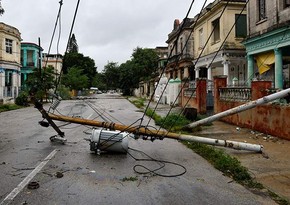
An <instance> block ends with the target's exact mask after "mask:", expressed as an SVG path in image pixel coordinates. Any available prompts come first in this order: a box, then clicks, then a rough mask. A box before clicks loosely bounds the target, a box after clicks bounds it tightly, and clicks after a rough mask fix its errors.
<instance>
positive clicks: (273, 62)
mask: <svg viewBox="0 0 290 205" xmlns="http://www.w3.org/2000/svg"><path fill="white" fill-rule="evenodd" d="M247 10H248V11H247V12H248V38H247V40H246V41H245V42H244V45H245V47H246V51H247V60H248V76H247V77H248V79H250V81H251V80H253V79H261V80H270V81H272V84H273V85H272V86H273V87H275V88H277V89H282V88H287V87H290V85H289V77H290V76H289V67H290V66H289V64H290V28H289V20H290V16H289V13H290V1H289V0H254V1H249V3H248V7H247Z"/></svg>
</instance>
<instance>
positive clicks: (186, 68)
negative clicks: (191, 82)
mask: <svg viewBox="0 0 290 205" xmlns="http://www.w3.org/2000/svg"><path fill="white" fill-rule="evenodd" d="M183 77H185V78H189V72H188V67H185V68H184V72H183Z"/></svg>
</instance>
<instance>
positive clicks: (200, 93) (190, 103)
mask: <svg viewBox="0 0 290 205" xmlns="http://www.w3.org/2000/svg"><path fill="white" fill-rule="evenodd" d="M187 89H188V86H183V89H182V93H181V96H182V97H181V107H193V108H196V109H197V113H200V114H205V113H206V89H207V86H206V80H205V79H197V80H196V89H195V94H194V95H192V96H186V95H185V92H186V90H187ZM193 91H194V90H193Z"/></svg>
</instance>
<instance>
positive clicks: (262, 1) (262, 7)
mask: <svg viewBox="0 0 290 205" xmlns="http://www.w3.org/2000/svg"><path fill="white" fill-rule="evenodd" d="M258 8H259V11H258V12H259V21H261V20H263V19H265V18H266V2H265V0H258Z"/></svg>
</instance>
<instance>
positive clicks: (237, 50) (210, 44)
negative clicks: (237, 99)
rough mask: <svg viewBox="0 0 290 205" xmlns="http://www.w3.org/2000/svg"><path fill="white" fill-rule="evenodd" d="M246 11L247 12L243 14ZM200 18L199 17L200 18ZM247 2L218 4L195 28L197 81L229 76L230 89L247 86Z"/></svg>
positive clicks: (236, 0) (220, 1)
mask: <svg viewBox="0 0 290 205" xmlns="http://www.w3.org/2000/svg"><path fill="white" fill-rule="evenodd" d="M243 9H244V10H243ZM197 16H198V15H197ZM246 35H247V17H246V1H245V0H244V1H243V0H234V1H229V2H228V1H225V0H216V1H214V2H213V3H211V4H209V5H208V6H207V7H206V8H205V9H203V11H202V12H201V14H200V16H199V18H197V23H196V26H195V27H194V59H195V60H194V61H193V63H194V67H195V78H207V79H208V81H209V82H211V80H212V77H213V76H215V75H226V76H227V82H228V85H233V84H234V82H233V80H237V81H238V82H235V84H239V85H240V86H242V85H246V79H247V74H246V72H247V69H246V67H247V66H246V59H245V56H246V53H245V48H244V46H243V44H242V43H241V42H242V41H243V40H244V39H245V37H246Z"/></svg>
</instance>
